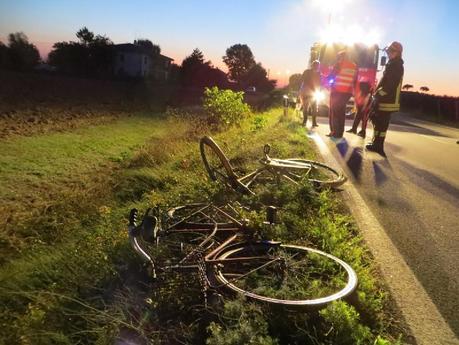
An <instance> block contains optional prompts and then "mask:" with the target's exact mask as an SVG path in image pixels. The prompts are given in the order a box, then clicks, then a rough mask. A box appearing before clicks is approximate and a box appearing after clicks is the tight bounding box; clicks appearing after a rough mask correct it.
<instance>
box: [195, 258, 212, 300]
mask: <svg viewBox="0 0 459 345" xmlns="http://www.w3.org/2000/svg"><path fill="white" fill-rule="evenodd" d="M196 259H197V260H196V262H197V265H198V278H199V283H200V284H201V292H202V296H203V299H204V306H205V307H206V308H207V292H208V291H209V281H208V280H207V269H206V262H205V260H204V255H203V251H198V252H197V253H196Z"/></svg>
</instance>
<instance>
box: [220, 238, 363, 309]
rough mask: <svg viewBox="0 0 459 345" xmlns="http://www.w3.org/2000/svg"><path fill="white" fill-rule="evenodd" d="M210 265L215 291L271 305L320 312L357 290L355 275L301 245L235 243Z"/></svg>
mask: <svg viewBox="0 0 459 345" xmlns="http://www.w3.org/2000/svg"><path fill="white" fill-rule="evenodd" d="M214 260H215V261H214V262H215V263H218V264H217V265H215V266H214V270H213V271H212V272H213V273H212V274H213V275H214V278H215V280H216V281H217V282H218V284H219V285H218V286H217V288H226V289H229V290H231V291H234V292H237V293H240V294H243V295H244V296H246V297H248V298H251V299H254V300H257V301H261V302H266V303H271V304H275V305H282V306H286V307H292V308H293V307H304V308H308V307H310V308H320V307H323V306H325V305H326V304H328V303H330V302H332V301H335V300H338V299H342V298H344V297H346V296H348V295H350V294H351V293H352V292H353V291H354V290H355V289H356V287H357V275H356V273H355V272H354V270H353V269H352V268H351V267H350V266H349V265H348V264H347V263H345V262H344V261H342V260H340V259H338V258H337V257H335V256H333V255H331V254H327V253H325V252H322V251H320V250H317V249H312V248H308V247H303V246H296V245H286V244H280V243H277V244H275V243H272V242H257V243H240V244H236V245H234V246H230V247H228V248H227V250H224V251H222V252H220V253H219V254H217V257H216V258H214Z"/></svg>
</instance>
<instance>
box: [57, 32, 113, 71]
mask: <svg viewBox="0 0 459 345" xmlns="http://www.w3.org/2000/svg"><path fill="white" fill-rule="evenodd" d="M76 36H77V38H78V39H79V41H78V42H72V41H71V42H57V43H55V44H54V45H53V50H52V51H51V52H50V53H49V55H48V62H49V63H50V64H51V65H53V66H55V67H57V68H58V69H59V70H60V71H61V72H64V73H68V74H74V75H80V76H103V75H108V74H110V71H111V67H112V62H113V56H114V50H113V42H112V41H111V40H110V38H108V37H106V36H103V35H94V33H93V32H91V31H89V30H88V28H86V27H83V28H82V29H80V30H78V32H77V33H76Z"/></svg>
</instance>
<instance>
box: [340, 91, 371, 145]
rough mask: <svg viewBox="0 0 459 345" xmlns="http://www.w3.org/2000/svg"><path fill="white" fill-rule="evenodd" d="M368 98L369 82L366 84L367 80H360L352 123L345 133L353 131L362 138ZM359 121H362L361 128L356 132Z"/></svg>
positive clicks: (365, 124) (369, 96) (367, 109)
mask: <svg viewBox="0 0 459 345" xmlns="http://www.w3.org/2000/svg"><path fill="white" fill-rule="evenodd" d="M370 98H371V90H370V84H368V83H367V82H360V83H359V92H358V95H356V96H355V105H356V108H357V111H356V114H355V119H354V123H353V124H352V128H351V129H350V130H348V131H346V132H347V133H354V134H357V135H358V136H360V137H362V138H365V135H366V129H367V122H368V112H369V110H370V104H371V102H370ZM360 121H362V128H361V130H360V132H359V133H357V127H359V123H360Z"/></svg>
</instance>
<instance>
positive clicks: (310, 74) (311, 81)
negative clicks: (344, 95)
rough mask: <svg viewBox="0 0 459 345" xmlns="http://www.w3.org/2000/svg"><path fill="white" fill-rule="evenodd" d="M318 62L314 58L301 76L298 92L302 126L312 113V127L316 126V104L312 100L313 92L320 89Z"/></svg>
mask: <svg viewBox="0 0 459 345" xmlns="http://www.w3.org/2000/svg"><path fill="white" fill-rule="evenodd" d="M319 68H320V62H319V61H318V60H315V61H313V62H312V63H311V68H309V69H307V70H305V71H304V72H303V76H302V82H301V86H300V90H299V92H298V94H299V98H300V102H301V108H302V109H303V126H306V123H307V122H308V115H312V127H317V126H318V124H317V119H316V117H317V104H316V103H315V100H314V92H315V91H317V90H319V89H320V71H319Z"/></svg>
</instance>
